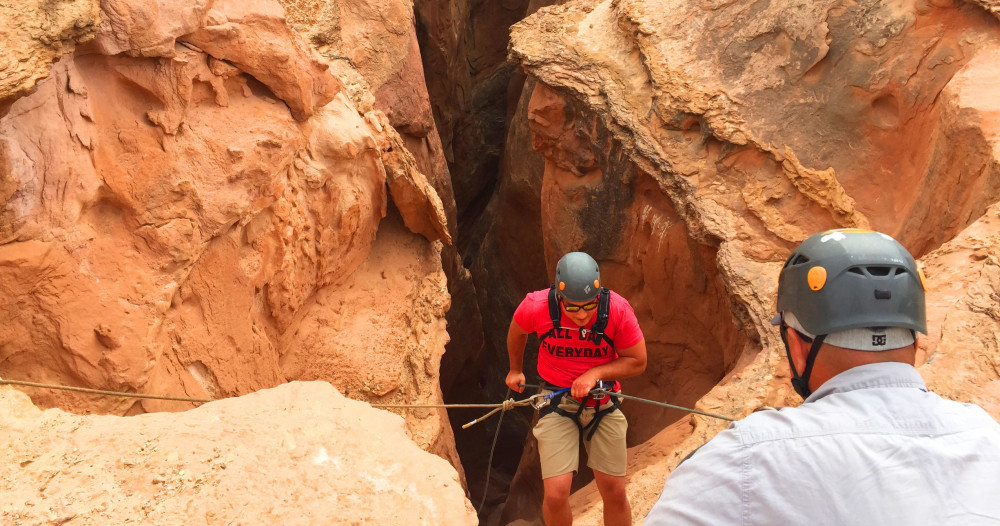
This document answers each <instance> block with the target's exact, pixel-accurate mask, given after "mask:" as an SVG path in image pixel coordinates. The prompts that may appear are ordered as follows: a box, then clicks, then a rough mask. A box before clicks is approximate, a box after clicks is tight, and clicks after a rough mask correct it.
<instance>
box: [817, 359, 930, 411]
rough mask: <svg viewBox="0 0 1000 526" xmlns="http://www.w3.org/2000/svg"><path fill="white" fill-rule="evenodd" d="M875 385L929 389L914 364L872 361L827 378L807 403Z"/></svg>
mask: <svg viewBox="0 0 1000 526" xmlns="http://www.w3.org/2000/svg"><path fill="white" fill-rule="evenodd" d="M873 387H912V388H916V389H920V390H923V391H926V390H927V385H926V384H925V383H924V379H923V378H921V377H920V373H918V372H917V370H916V369H914V368H913V366H912V365H910V364H907V363H901V362H885V363H870V364H867V365H859V366H857V367H852V368H850V369H848V370H846V371H844V372H842V373H840V374H838V375H837V376H834V377H833V378H830V379H829V380H827V381H826V382H825V383H824V384H823V385H821V386H820V387H819V389H817V390H816V391H815V392H814V393H813V394H811V395H809V398H806V400H805V403H809V402H815V401H816V400H819V399H820V398H823V397H824V396H828V395H832V394H834V393H845V392H848V391H855V390H858V389H871V388H873Z"/></svg>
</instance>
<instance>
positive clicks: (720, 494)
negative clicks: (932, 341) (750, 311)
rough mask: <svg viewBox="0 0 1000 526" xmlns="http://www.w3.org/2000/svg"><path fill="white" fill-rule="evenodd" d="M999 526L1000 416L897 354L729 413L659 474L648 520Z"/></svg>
mask: <svg viewBox="0 0 1000 526" xmlns="http://www.w3.org/2000/svg"><path fill="white" fill-rule="evenodd" d="M689 524H703V525H711V526H719V525H731V524H739V525H744V526H750V525H760V526H774V525H786V524H788V525H793V524H794V525H827V524H829V525H838V526H839V525H854V524H856V525H865V526H869V525H880V524H892V525H896V524H899V525H928V526H931V525H933V526H939V525H955V526H958V525H961V526H973V525H986V524H989V525H1000V424H997V422H996V421H994V420H993V419H992V418H991V417H990V416H989V415H988V414H987V413H986V412H985V411H983V409H982V408H980V407H979V406H976V405H973V404H963V403H959V402H954V401H951V400H946V399H943V398H941V397H940V396H938V395H936V394H934V393H932V392H929V391H927V387H926V386H925V384H924V382H923V380H922V379H921V378H920V374H919V373H917V370H916V369H914V368H913V367H911V366H909V365H907V364H903V363H878V364H870V365H863V366H860V367H855V368H853V369H849V370H847V371H844V372H843V373H840V374H838V375H837V376H835V377H833V378H831V379H830V380H829V381H827V382H826V383H824V384H823V385H822V386H821V387H820V388H819V389H818V390H817V391H816V392H815V393H813V394H812V395H811V396H809V398H807V399H806V401H805V403H803V404H802V405H801V406H799V407H792V408H784V409H780V410H778V411H762V412H758V413H754V414H751V415H750V416H748V417H746V418H744V419H743V420H741V421H738V422H734V423H733V424H732V425H731V426H730V427H729V428H728V429H726V430H725V431H722V432H721V433H719V434H718V435H717V436H716V437H715V438H713V439H712V440H710V441H709V442H708V443H706V444H705V445H704V446H703V447H702V448H701V449H699V450H698V451H697V452H696V453H695V454H694V455H693V456H692V457H691V458H689V459H688V460H686V461H684V462H683V463H682V464H681V465H680V466H678V467H677V469H675V470H674V472H673V473H672V474H671V475H670V477H669V478H668V479H667V482H666V484H665V485H664V487H663V493H662V494H661V495H660V498H659V500H658V501H657V502H656V504H655V505H654V506H653V509H652V510H650V512H649V515H647V516H646V522H645V526H661V525H689Z"/></svg>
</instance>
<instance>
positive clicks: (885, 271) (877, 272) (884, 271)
mask: <svg viewBox="0 0 1000 526" xmlns="http://www.w3.org/2000/svg"><path fill="white" fill-rule="evenodd" d="M865 270H867V271H868V273H869V274H871V275H872V276H875V277H879V278H884V277H886V276H888V275H889V274H892V267H881V266H879V267H876V266H870V267H866V268H865Z"/></svg>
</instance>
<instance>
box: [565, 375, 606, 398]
mask: <svg viewBox="0 0 1000 526" xmlns="http://www.w3.org/2000/svg"><path fill="white" fill-rule="evenodd" d="M591 371H593V369H591V370H590V371H587V372H585V373H583V374H581V375H580V376H578V377H577V378H576V380H573V385H572V386H571V387H570V390H569V393H570V394H571V395H573V398H583V397H585V396H587V395H588V394H589V393H590V390H591V389H593V388H594V386H595V385H597V381H598V380H600V378H598V377H597V375H596V374H593V373H592V372H591Z"/></svg>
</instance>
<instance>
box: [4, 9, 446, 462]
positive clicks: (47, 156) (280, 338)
mask: <svg viewBox="0 0 1000 526" xmlns="http://www.w3.org/2000/svg"><path fill="white" fill-rule="evenodd" d="M127 4H128V5H127V6H126V5H124V4H121V5H119V4H118V3H115V2H106V3H105V5H104V8H105V11H104V12H103V14H102V25H101V28H100V30H99V31H98V32H97V35H96V37H95V38H94V43H93V44H92V45H90V46H89V47H87V48H86V49H81V50H78V51H77V52H76V53H74V54H70V55H67V56H64V57H63V58H62V59H61V60H59V61H58V62H57V63H56V65H55V66H54V67H53V69H52V72H51V73H50V75H49V77H48V78H47V79H45V80H43V81H41V82H40V83H39V85H38V87H37V88H36V90H35V92H34V93H32V94H31V95H30V96H27V97H24V98H21V99H19V100H17V101H16V102H15V103H14V104H13V105H12V106H11V108H10V112H9V113H8V114H7V115H6V116H5V117H3V118H2V120H0V167H2V171H0V194H2V195H3V196H4V204H3V207H2V208H0V281H2V283H4V287H3V288H2V291H0V317H2V318H3V319H4V320H5V323H4V324H3V326H2V327H0V376H2V377H4V378H7V379H16V380H34V381H42V382H48V383H57V384H71V385H80V386H85V387H96V388H105V389H113V390H127V391H139V392H147V393H154V394H173V395H185V394H186V395H189V396H196V397H212V398H222V397H232V396H239V395H243V394H247V393H250V392H253V391H257V390H259V389H262V388H266V387H273V386H275V385H278V384H281V383H284V382H287V381H292V380H297V379H310V380H326V381H330V382H333V383H334V384H335V385H336V386H337V387H338V388H339V389H341V390H342V391H344V392H345V393H348V394H349V395H350V396H352V397H356V398H363V399H366V400H372V401H374V400H380V401H383V402H386V403H390V402H394V403H440V401H441V393H440V388H439V385H438V371H439V368H440V367H439V364H440V358H441V355H442V354H443V352H444V344H445V343H446V342H447V340H448V335H447V332H446V327H445V321H444V316H445V313H446V312H447V310H448V308H449V306H450V298H449V295H448V292H447V288H446V280H445V276H444V274H443V272H442V270H441V268H442V263H441V253H442V250H443V248H442V247H443V246H444V245H443V244H442V240H443V241H444V242H450V234H449V232H448V225H447V216H446V211H445V208H444V206H443V205H442V201H441V199H440V197H439V196H438V194H437V193H436V192H435V190H434V188H433V187H432V186H431V184H430V182H429V181H428V178H427V177H426V176H425V175H424V174H425V172H422V171H421V168H420V167H419V162H418V159H417V158H415V157H414V156H413V155H412V154H411V153H410V152H409V150H408V149H407V147H406V140H405V139H404V138H403V137H401V136H400V135H399V134H398V133H397V132H396V130H395V129H394V128H393V127H392V126H391V124H390V123H389V119H388V117H387V116H386V115H385V114H384V113H382V112H381V111H379V110H377V109H374V108H372V107H367V108H365V107H364V105H363V102H364V101H365V100H370V99H371V98H372V96H371V94H370V93H368V92H367V91H365V88H364V86H362V85H359V84H358V83H357V81H356V80H357V79H358V78H361V77H360V75H359V74H358V73H357V71H356V70H348V69H344V65H343V64H337V66H338V68H339V69H335V70H333V71H332V72H331V70H330V67H329V65H328V64H327V63H325V62H324V61H322V60H320V58H319V57H317V56H316V55H315V54H314V52H313V50H312V49H311V48H310V47H309V45H308V43H306V42H305V41H303V40H301V39H300V38H299V37H297V36H296V35H295V33H294V32H293V31H292V29H291V28H289V27H288V25H287V24H286V22H285V20H284V14H283V10H282V8H281V5H280V4H278V3H276V2H270V1H255V2H230V1H222V0H217V1H214V2H195V3H190V2H167V1H163V2H155V1H150V2H145V3H144V2H128V3H127ZM356 101H357V102H356ZM30 394H31V395H32V396H33V397H34V401H35V403H36V404H38V405H40V406H43V407H51V406H58V407H61V408H64V409H67V410H70V411H74V412H80V413H89V412H100V413H114V414H137V413H143V412H148V411H162V410H180V409H185V408H190V404H182V403H181V404H179V403H176V402H163V401H149V400H147V401H142V402H135V401H134V400H130V399H115V398H105V397H101V398H96V397H91V396H85V395H78V394H68V393H65V392H59V391H55V392H53V391H31V393H30ZM405 417H406V424H407V428H408V432H409V433H410V435H411V437H412V438H413V439H414V440H415V441H416V442H417V443H418V444H420V445H421V446H422V447H424V448H425V449H427V450H429V451H431V452H433V453H436V454H439V455H441V456H443V457H445V458H446V459H448V460H449V461H451V462H453V463H454V465H455V466H458V467H459V471H460V472H461V469H460V463H459V461H458V457H457V455H456V453H455V449H454V441H453V438H452V435H451V429H450V426H449V423H448V418H447V414H446V413H445V412H444V411H443V410H437V409H435V410H423V411H417V412H410V413H406V414H405Z"/></svg>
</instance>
